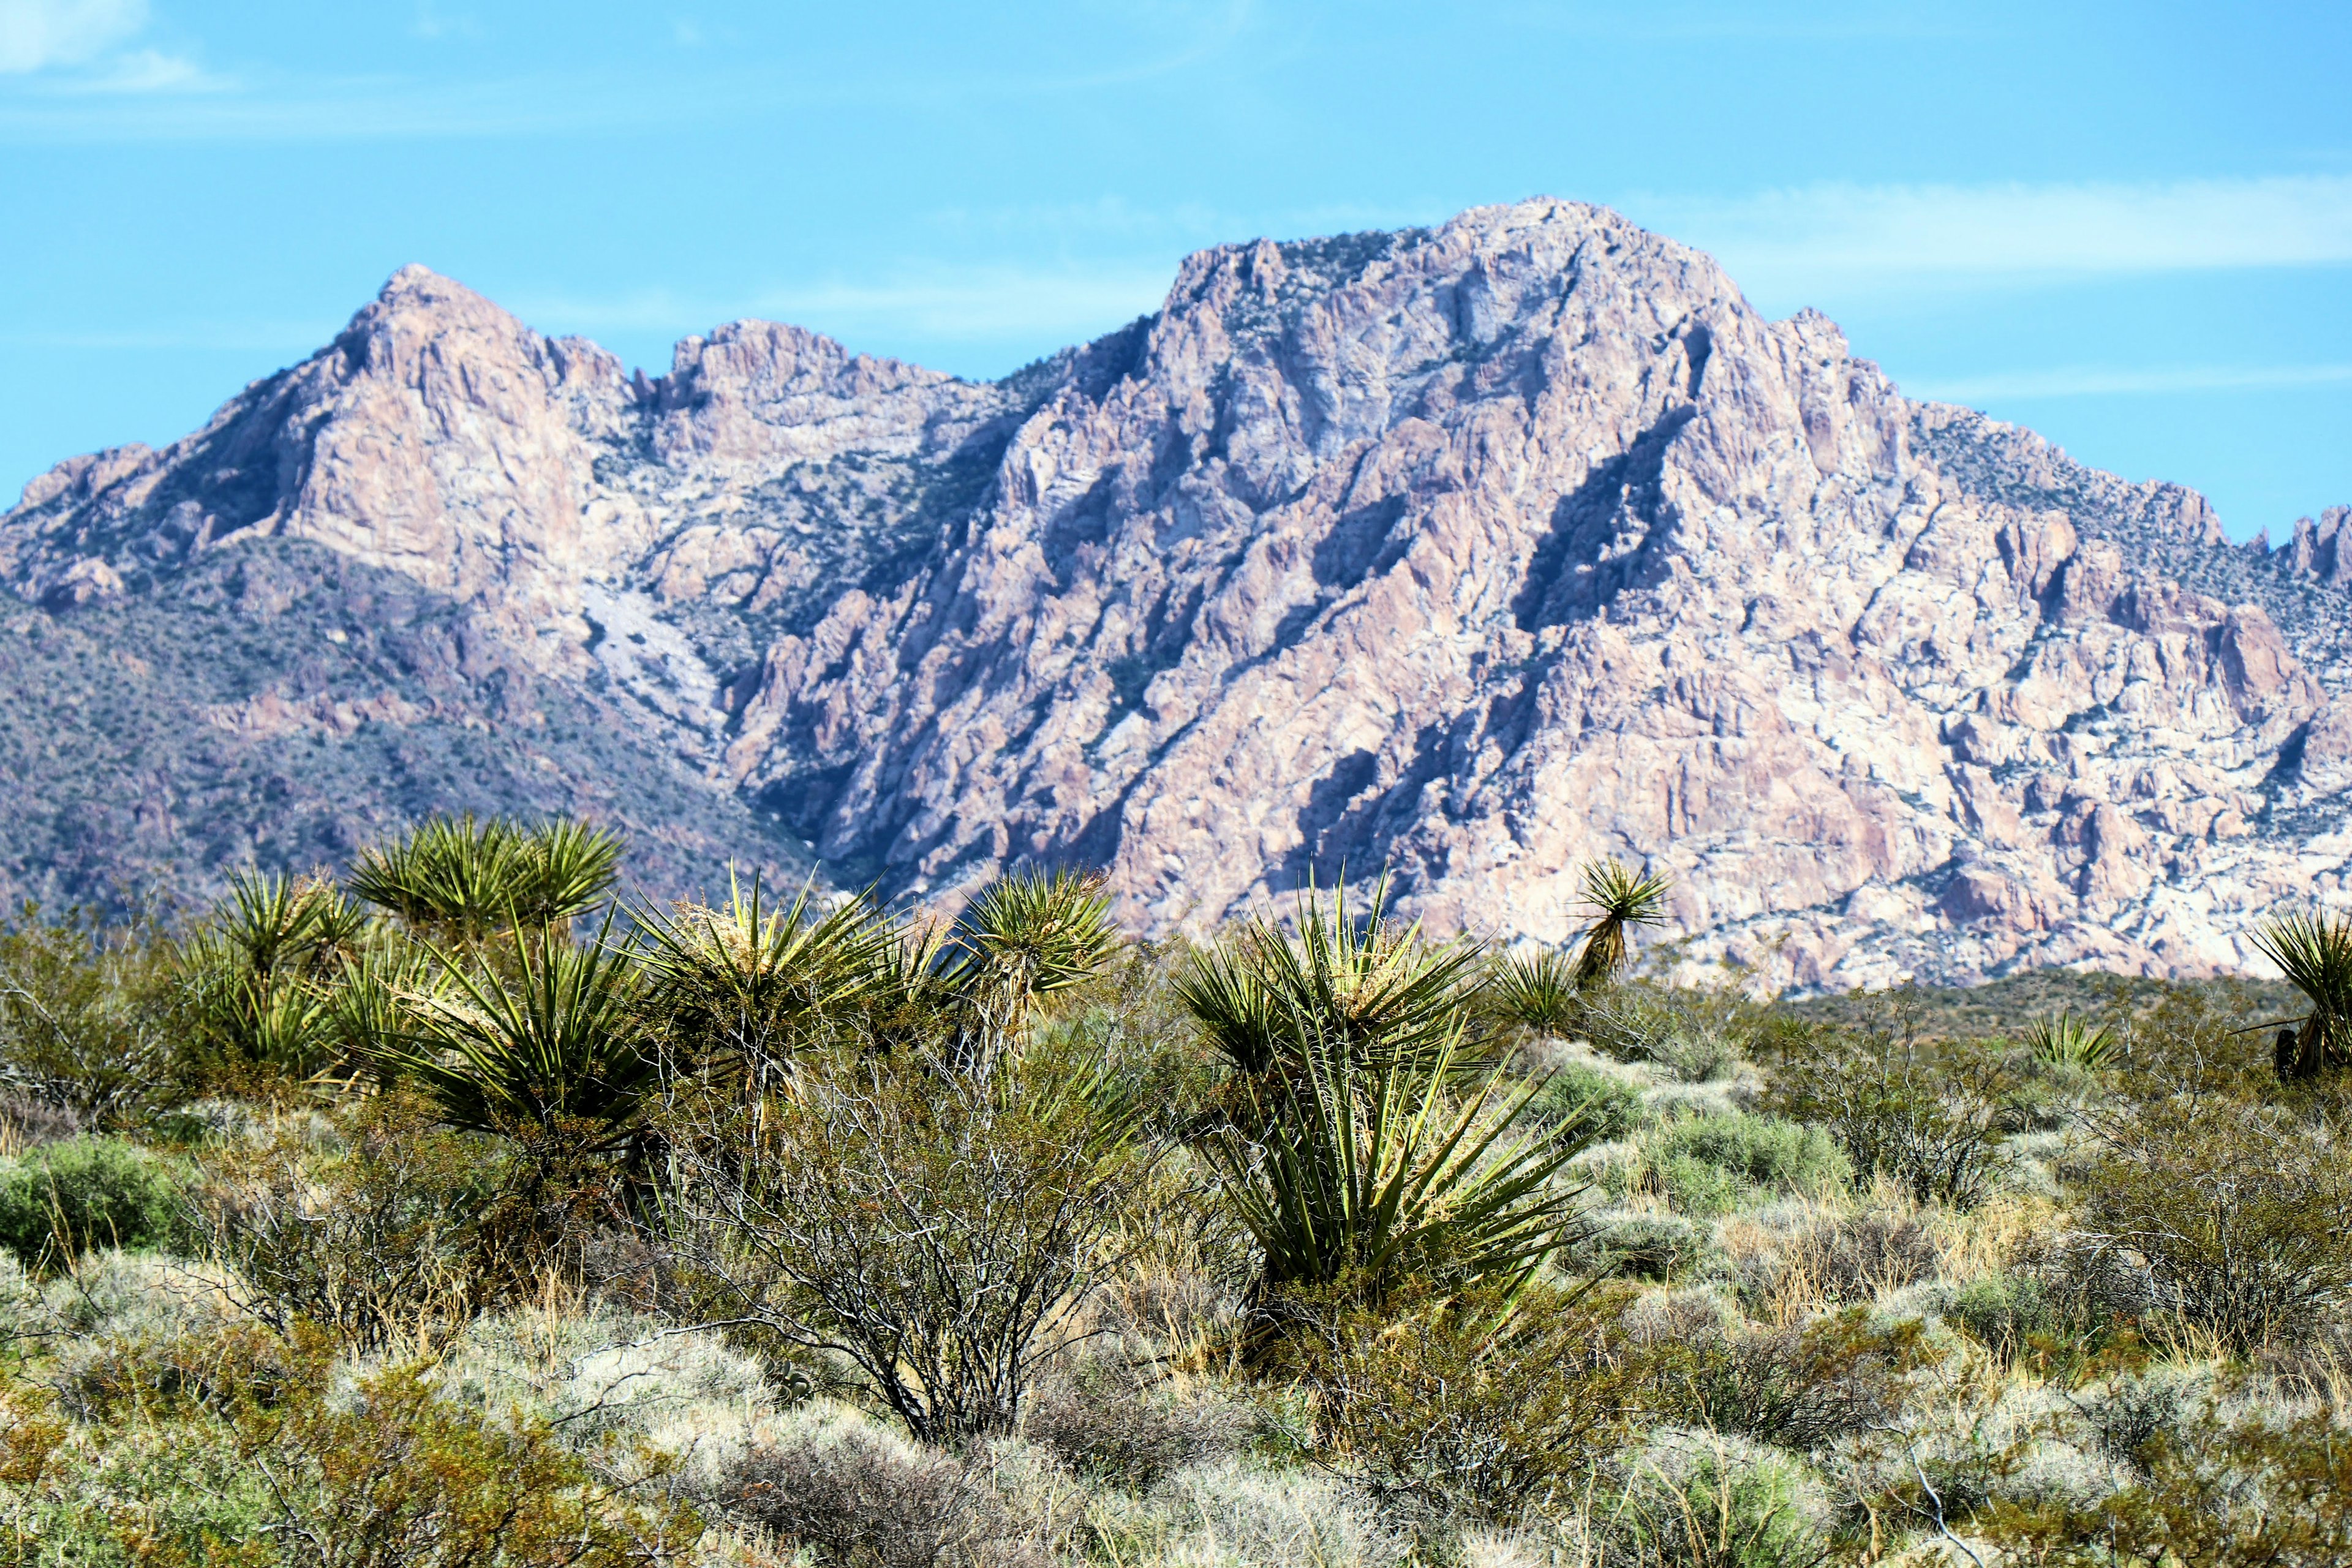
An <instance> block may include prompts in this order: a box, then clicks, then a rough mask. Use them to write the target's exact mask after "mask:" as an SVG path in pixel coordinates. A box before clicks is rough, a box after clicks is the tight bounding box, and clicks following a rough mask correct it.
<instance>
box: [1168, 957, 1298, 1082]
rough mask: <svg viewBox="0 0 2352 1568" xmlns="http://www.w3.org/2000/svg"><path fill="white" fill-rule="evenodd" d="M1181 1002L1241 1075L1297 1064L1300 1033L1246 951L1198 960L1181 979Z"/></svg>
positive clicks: (1178, 994) (1178, 979) (1178, 992)
mask: <svg viewBox="0 0 2352 1568" xmlns="http://www.w3.org/2000/svg"><path fill="white" fill-rule="evenodd" d="M1175 991H1176V999H1177V1000H1178V1001H1179V1002H1180V1003H1181V1004H1182V1005H1183V1007H1184V1010H1185V1011H1186V1012H1188V1013H1190V1014H1192V1021H1193V1022H1194V1023H1195V1024H1196V1025H1198V1026H1199V1027H1200V1030H1201V1033H1202V1037H1204V1038H1205V1039H1206V1040H1207V1041H1208V1043H1209V1044H1210V1045H1211V1046H1212V1047H1214V1048H1215V1050H1216V1051H1217V1053H1218V1054H1219V1055H1221V1056H1223V1058H1225V1060H1227V1061H1228V1062H1231V1063H1232V1064H1233V1066H1234V1069H1235V1070H1236V1071H1239V1072H1241V1073H1242V1074H1244V1076H1247V1077H1251V1078H1255V1077H1257V1076H1258V1075H1260V1074H1262V1073H1266V1072H1270V1071H1272V1070H1273V1069H1274V1067H1275V1065H1276V1062H1277V1061H1279V1060H1283V1059H1286V1058H1296V1057H1297V1055H1298V1054H1299V1053H1298V1050H1297V1047H1296V1045H1295V1044H1294V1043H1292V1042H1293V1041H1294V1040H1295V1038H1296V1031H1295V1030H1289V1029H1286V1026H1285V1024H1286V1020H1285V1018H1284V1016H1283V1013H1282V1010H1281V1008H1280V1007H1279V1006H1278V1005H1277V1004H1276V1001H1275V999H1274V996H1273V994H1272V993H1270V992H1269V991H1267V989H1266V987H1265V984H1264V983H1263V982H1262V981H1261V980H1260V979H1259V978H1258V974H1257V971H1256V970H1255V968H1254V967H1253V966H1252V964H1251V963H1250V959H1249V954H1248V952H1247V949H1246V947H1242V948H1236V947H1234V946H1230V945H1224V944H1220V945H1218V946H1215V947H1211V948H1206V949H1203V950H1202V951H1201V952H1195V953H1193V954H1192V959H1191V961H1190V962H1189V963H1186V964H1185V966H1184V969H1183V972H1182V973H1180V974H1179V975H1178V976H1177V977H1176V984H1175Z"/></svg>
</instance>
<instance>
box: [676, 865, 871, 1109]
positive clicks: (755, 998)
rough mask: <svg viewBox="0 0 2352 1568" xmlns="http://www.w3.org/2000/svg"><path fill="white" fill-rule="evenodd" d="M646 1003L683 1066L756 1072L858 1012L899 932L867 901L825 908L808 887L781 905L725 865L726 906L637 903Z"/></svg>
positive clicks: (762, 1072)
mask: <svg viewBox="0 0 2352 1568" xmlns="http://www.w3.org/2000/svg"><path fill="white" fill-rule="evenodd" d="M636 922H637V928H638V930H639V931H640V932H641V933H643V938H644V942H645V948H644V958H643V963H644V967H645V971H646V978H647V983H648V994H647V997H646V1010H647V1012H648V1014H649V1015H650V1016H653V1017H654V1018H656V1019H657V1020H658V1021H659V1023H660V1026H661V1028H662V1032H663V1034H664V1037H665V1039H666V1042H667V1046H668V1048H669V1049H670V1050H671V1051H672V1052H673V1053H674V1054H679V1053H682V1055H683V1057H684V1058H686V1060H687V1061H688V1063H690V1064H692V1065H711V1064H715V1063H719V1062H730V1063H737V1064H740V1065H742V1066H744V1067H745V1068H747V1069H748V1070H751V1071H752V1072H754V1073H756V1074H760V1075H762V1076H765V1075H766V1074H767V1073H769V1072H771V1071H772V1069H774V1068H777V1067H779V1066H781V1065H782V1064H783V1063H784V1062H785V1061H786V1060H787V1059H788V1058H790V1057H791V1055H792V1053H793V1048H794V1047H795V1046H796V1045H798V1044H799V1043H800V1042H801V1041H802V1040H803V1038H805V1037H808V1036H809V1035H811V1034H812V1033H814V1032H817V1031H821V1030H824V1029H825V1028H828V1027H833V1026H839V1025H840V1024H841V1023H843V1022H844V1021H845V1019H846V1018H848V1017H850V1016H860V1015H862V1014H864V1013H865V1012H866V1010H867V1008H868V1006H869V1005H870V1004H871V1002H872V1001H873V1000H874V999H875V998H876V997H877V995H878V994H882V993H883V992H884V991H885V989H886V987H887V971H888V969H889V965H890V963H891V961H892V959H893V958H894V957H896V956H897V954H896V953H895V952H893V949H894V948H895V946H896V939H897V933H896V932H895V931H893V930H892V929H891V927H890V924H889V922H888V921H885V920H883V919H882V918H881V917H880V916H879V915H878V914H877V912H876V910H874V907H873V906H872V904H870V903H869V902H867V901H866V900H864V899H851V900H845V901H843V902H841V903H839V904H837V905H835V907H833V908H831V909H827V908H826V907H825V906H824V902H823V900H821V899H819V897H818V896H817V894H816V892H815V889H814V885H813V884H812V885H810V886H805V887H803V888H802V889H801V890H800V892H799V893H798V894H797V895H796V896H794V897H793V900H792V901H791V902H790V903H788V904H787V905H785V906H784V908H782V910H776V909H772V908H770V907H769V906H768V905H767V903H766V901H765V898H764V895H763V891H762V889H761V885H760V879H758V878H757V877H754V878H753V879H751V887H750V889H749V890H748V891H747V890H746V889H744V887H743V886H742V884H741V883H740V881H739V880H738V879H736V878H735V876H734V874H733V873H732V872H731V871H730V874H729V877H728V903H727V907H726V908H725V909H723V910H721V909H713V908H710V907H709V906H707V905H702V904H694V903H679V904H675V905H673V906H671V908H670V910H668V911H667V912H664V911H662V910H655V909H646V910H639V911H637V914H636Z"/></svg>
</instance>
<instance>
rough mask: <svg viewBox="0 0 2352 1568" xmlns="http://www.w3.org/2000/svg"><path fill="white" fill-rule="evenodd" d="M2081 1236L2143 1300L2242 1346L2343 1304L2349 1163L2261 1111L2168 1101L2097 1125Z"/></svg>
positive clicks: (2300, 1332) (2307, 1330)
mask: <svg viewBox="0 0 2352 1568" xmlns="http://www.w3.org/2000/svg"><path fill="white" fill-rule="evenodd" d="M2100 1131H2102V1133H2103V1134H2104V1140H2103V1142H2104V1143H2105V1148H2104V1151H2103V1152H2102V1154H2101V1156H2100V1158H2099V1159H2098V1160H2097V1161H2096V1163H2095V1164H2094V1165H2093V1167H2092V1169H2091V1170H2090V1172H2089V1173H2088V1175H2089V1179H2088V1180H2087V1181H2086V1182H2085V1183H2084V1189H2085V1190H2084V1204H2083V1210H2082V1224H2083V1230H2084V1237H2085V1238H2086V1239H2087V1240H2088V1241H2090V1242H2091V1243H2092V1244H2093V1245H2094V1246H2095V1247H2096V1248H2097V1249H2098V1252H2099V1253H2100V1254H2101V1255H2103V1257H2104V1259H2105V1263H2106V1265H2107V1266H2108V1267H2109V1268H2120V1269H2123V1270H2127V1271H2128V1272H2130V1273H2131V1274H2136V1275H2137V1277H2138V1278H2139V1279H2140V1280H2141V1281H2144V1282H2145V1284H2146V1286H2147V1288H2148V1291H2149V1294H2150V1296H2151V1297H2152V1300H2153V1303H2154V1305H2155V1306H2156V1307H2157V1308H2158V1310H2164V1311H2168V1312H2169V1313H2172V1314H2177V1315H2178V1316H2179V1317H2180V1318H2182V1319H2184V1320H2186V1321H2189V1322H2190V1323H2193V1324H2195V1325H2197V1326H2198V1327H2200V1328H2201V1329H2203V1330H2205V1331H2208V1332H2210V1333H2212V1334H2214V1335H2216V1336H2218V1337H2219V1338H2220V1339H2221V1340H2222V1341H2223V1342H2225V1343H2227V1344H2229V1345H2230V1346H2231V1348H2233V1349H2237V1350H2249V1349H2252V1348H2253V1347H2255V1346H2258V1345H2261V1344H2263V1343H2264V1342H2269V1341H2271V1340H2272V1339H2273V1338H2284V1339H2286V1340H2291V1341H2294V1340H2308V1339H2309V1338H2311V1337H2312V1336H2313V1335H2314V1333H2315V1331H2316V1330H2317V1328H2318V1327H2319V1325H2320V1323H2321V1322H2322V1321H2323V1319H2324V1318H2325V1317H2326V1315H2327V1314H2328V1313H2329V1312H2331V1311H2332V1310H2335V1309H2336V1308H2338V1307H2340V1306H2342V1305H2343V1304H2345V1303H2346V1302H2347V1301H2352V1163H2347V1161H2346V1159H2345V1157H2344V1149H2343V1146H2342V1144H2341V1142H2338V1141H2337V1140H2336V1139H2335V1138H2332V1137H2330V1136H2327V1135H2326V1133H2325V1132H2323V1131H2315V1130H2314V1129H2312V1128H2311V1127H2309V1126H2308V1125H2306V1124H2305V1123H2303V1122H2302V1121H2298V1120H2297V1119H2295V1118H2293V1117H2291V1116H2288V1115H2285V1114H2284V1113H2282V1112H2280V1111H2278V1110H2274V1109H2273V1108H2271V1107H2266V1106H2259V1105H2248V1104H2242V1103H2236V1102H2231V1101H2225V1100H2168V1101H2164V1102H2161V1103H2158V1104H2156V1105H2152V1106H2147V1107H2143V1108H2141V1109H2139V1110H2137V1111H2133V1112H2129V1113H2126V1114H2123V1115H2118V1116H2116V1117H2114V1118H2110V1119H2108V1120H2106V1121H2105V1122H2104V1123H2103V1124H2102V1125H2101V1127H2100Z"/></svg>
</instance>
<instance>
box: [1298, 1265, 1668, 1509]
mask: <svg viewBox="0 0 2352 1568" xmlns="http://www.w3.org/2000/svg"><path fill="white" fill-rule="evenodd" d="M1357 1300H1360V1298H1357V1297H1355V1296H1353V1294H1352V1293H1350V1292H1349V1291H1346V1290H1344V1289H1339V1290H1332V1291H1327V1292H1324V1293H1322V1294H1321V1295H1320V1296H1319V1297H1318V1298H1306V1297H1301V1298H1296V1299H1294V1301H1293V1311H1294V1313H1295V1315H1296V1321H1298V1322H1299V1324H1300V1325H1301V1326H1302V1327H1303V1328H1304V1329H1305V1330H1306V1331H1305V1332H1302V1333H1299V1334H1297V1335H1295V1336H1294V1349H1293V1351H1292V1352H1291V1353H1293V1354H1295V1355H1297V1357H1298V1358H1299V1360H1298V1366H1299V1372H1300V1375H1301V1376H1302V1377H1303V1379H1304V1381H1305V1382H1306V1383H1307V1385H1308V1386H1309V1387H1311V1388H1312V1389H1313V1390H1314V1392H1315V1394H1316V1395H1317V1396H1318V1403H1319V1409H1318V1415H1317V1418H1316V1421H1315V1423H1314V1432H1313V1436H1312V1439H1311V1442H1310V1447H1309V1452H1310V1453H1311V1454H1312V1455H1313V1456H1315V1457H1316V1458H1318V1459H1320V1460H1321V1462H1323V1463H1326V1464H1330V1465H1333V1466H1336V1467H1339V1468H1344V1469H1346V1470H1348V1471H1349V1472H1351V1473H1353V1474H1355V1475H1357V1476H1359V1477H1360V1479H1362V1481H1363V1482H1364V1484H1366V1485H1367V1486H1369V1487H1370V1488H1371V1489H1373V1490H1374V1491H1375V1493H1376V1494H1378V1495H1380V1496H1382V1497H1384V1498H1386V1499H1388V1500H1391V1501H1392V1502H1406V1503H1412V1504H1417V1505H1419V1506H1420V1507H1421V1508H1423V1509H1424V1510H1437V1511H1440V1512H1448V1513H1451V1512H1467V1513H1469V1514H1471V1515H1474V1516H1475V1517H1478V1518H1483V1519H1489V1520H1506V1521H1507V1520H1510V1519H1515V1518H1517V1517H1519V1516H1521V1515H1524V1514H1529V1513H1540V1512H1542V1511H1544V1510H1547V1509H1549V1508H1551V1507H1553V1506H1555V1505H1557V1504H1559V1503H1560V1502H1561V1501H1563V1500H1565V1499H1566V1498H1567V1496H1568V1495H1569V1493H1570V1490H1571V1489H1573V1487H1574V1485H1575V1483H1576V1481H1577V1480H1578V1479H1579V1478H1580V1477H1581V1476H1582V1475H1583V1474H1584V1473H1585V1471H1586V1470H1587V1469H1588V1468H1590V1467H1591V1465H1592V1464H1593V1462H1594V1461H1595V1460H1596V1459H1598V1458H1599V1457H1600V1456H1601V1455H1602V1454H1604V1453H1606V1452H1608V1451H1609V1450H1611V1449H1612V1448H1613V1447H1615V1446H1616V1445H1617V1444H1618V1442H1619V1441H1620V1440H1621V1439H1622V1436H1624V1434H1625V1433H1626V1431H1627V1430H1628V1429H1629V1427H1630V1426H1632V1425H1633V1422H1634V1421H1635V1420H1636V1419H1637V1417H1638V1412H1637V1409H1636V1407H1635V1405H1634V1402H1633V1394H1635V1392H1636V1391H1637V1390H1638V1389H1639V1388H1640V1386H1641V1382H1640V1379H1639V1376H1638V1374H1637V1373H1636V1372H1635V1371H1634V1370H1633V1368H1632V1367H1631V1366H1630V1365H1629V1364H1628V1363H1627V1362H1626V1359H1625V1356H1624V1354H1623V1352H1624V1348H1625V1347H1624V1346H1623V1344H1622V1341H1621V1336H1620V1335H1619V1334H1618V1333H1617V1331H1616V1329H1615V1322H1616V1319H1617V1316H1618V1313H1619V1311H1620V1310H1621V1306H1622V1304H1621V1303H1620V1302H1619V1301H1618V1300H1615V1299H1614V1298H1613V1297H1612V1296H1611V1295H1609V1294H1607V1293H1605V1292H1602V1293H1586V1292H1577V1291H1565V1290H1561V1289H1557V1288H1555V1287H1551V1286H1549V1285H1545V1284H1542V1283H1540V1282H1536V1283H1530V1284H1529V1285H1528V1286H1527V1287H1526V1288H1525V1289H1524V1290H1523V1291H1521V1292H1519V1293H1518V1294H1517V1295H1516V1296H1515V1295H1514V1294H1513V1293H1511V1292H1510V1291H1508V1290H1507V1289H1502V1288H1498V1287H1494V1286H1488V1287H1483V1288H1475V1289H1466V1290H1461V1291H1456V1292H1453V1293H1449V1294H1444V1295H1437V1296H1432V1297H1424V1298H1422V1299H1420V1300H1406V1301H1402V1302H1399V1303H1395V1304H1394V1309H1395V1310H1391V1311H1388V1312H1384V1313H1375V1312H1372V1311H1369V1310H1365V1309H1364V1308H1363V1307H1361V1306H1360V1305H1358V1304H1356V1302H1357Z"/></svg>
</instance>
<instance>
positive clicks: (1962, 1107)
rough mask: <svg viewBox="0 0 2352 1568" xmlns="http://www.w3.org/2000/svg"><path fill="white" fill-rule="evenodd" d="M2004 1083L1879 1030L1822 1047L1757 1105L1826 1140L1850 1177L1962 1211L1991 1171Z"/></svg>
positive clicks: (1983, 1190)
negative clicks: (1870, 1177)
mask: <svg viewBox="0 0 2352 1568" xmlns="http://www.w3.org/2000/svg"><path fill="white" fill-rule="evenodd" d="M2009 1088H2010V1085H2009V1082H2008V1080H2007V1079H2006V1078H2005V1077H2004V1076H2003V1075H2002V1073H2001V1071H2000V1068H1999V1067H1998V1065H1997V1064H1994V1063H1990V1062H1988V1061H1985V1060H1982V1059H1979V1058H1976V1057H1973V1056H1970V1055H1968V1054H1967V1053H1964V1052H1958V1051H1951V1050H1946V1049H1940V1048H1930V1047H1926V1046H1922V1045H1919V1044H1917V1043H1915V1042H1911V1041H1897V1040H1895V1039H1894V1038H1891V1037H1885V1036H1877V1037H1865V1038H1864V1039H1862V1040H1859V1041H1851V1040H1849V1041H1836V1040H1832V1041H1830V1042H1828V1043H1827V1045H1826V1047H1825V1048H1824V1049H1823V1051H1822V1054H1821V1055H1820V1056H1818V1057H1816V1058H1812V1059H1811V1060H1809V1061H1805V1062H1802V1063H1800V1064H1797V1065H1794V1066H1791V1067H1790V1068H1786V1069H1784V1070H1783V1071H1781V1072H1780V1073H1779V1074H1778V1075H1776V1081H1775V1082H1774V1085H1773V1089H1772V1093H1771V1095H1770V1097H1769V1100H1767V1104H1768V1106H1769V1109H1770V1110H1774V1111H1776V1112H1779V1113H1780V1114H1782V1115H1785V1116H1788V1117H1790V1118H1791V1119H1793V1120H1795V1121H1805V1122H1811V1123H1814V1124H1816V1125H1817V1126H1819V1127H1820V1128H1822V1130H1824V1131H1827V1132H1828V1133H1829V1135H1830V1136H1831V1137H1832V1138H1834V1139H1835V1140H1836V1141H1837V1142H1838V1144H1839V1146H1840V1147H1841V1148H1842V1149H1843V1151H1844V1152H1845V1156H1846V1158H1847V1159H1848V1160H1849V1161H1850V1162H1852V1164H1853V1170H1854V1172H1855V1173H1856V1174H1857V1175H1866V1174H1869V1173H1876V1174H1878V1175H1881V1176H1884V1177H1885V1178H1886V1179H1887V1180H1888V1181H1890V1182H1892V1183H1894V1184H1895V1185H1896V1186H1898V1187H1900V1188H1902V1189H1903V1191H1904V1192H1905V1193H1906V1194H1908V1195H1909V1196H1910V1198H1911V1201H1912V1202H1914V1203H1918V1204H1927V1203H1944V1204H1948V1205H1951V1206H1952V1207H1954V1208H1969V1207H1972V1206H1974V1205H1976V1204H1978V1203H1979V1202H1981V1201H1982V1200H1983V1198H1984V1197H1985V1195H1986V1194H1988V1193H1989V1192H1990V1191H1991V1190H1992V1184H1993V1178H1994V1176H1995V1175H1996V1173H1998V1172H1999V1170H2000V1159H2001V1155H2000V1142H2001V1139H2002V1137H2003V1124H2004V1120H2005V1118H2006V1116H2007V1105H2006V1100H2007V1095H2008V1091H2009Z"/></svg>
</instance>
